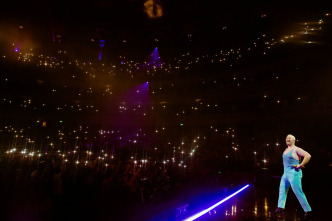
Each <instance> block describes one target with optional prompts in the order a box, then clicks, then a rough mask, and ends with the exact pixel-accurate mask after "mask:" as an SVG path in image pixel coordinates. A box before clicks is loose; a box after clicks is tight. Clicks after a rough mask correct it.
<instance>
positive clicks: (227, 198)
mask: <svg viewBox="0 0 332 221" xmlns="http://www.w3.org/2000/svg"><path fill="white" fill-rule="evenodd" d="M248 187H249V184H247V185H245V186H244V187H242V188H241V189H239V190H238V191H236V192H235V193H233V194H231V195H229V196H228V197H226V198H224V199H223V200H220V201H219V202H218V203H216V204H214V205H213V206H210V207H209V208H207V209H205V210H203V211H201V212H199V213H196V214H195V215H192V216H190V217H188V218H186V219H184V220H183V221H192V220H195V219H197V218H199V217H201V216H203V215H204V214H206V213H208V212H209V211H211V210H212V209H214V208H216V207H217V206H219V205H220V204H222V203H223V202H225V201H227V200H229V199H230V198H232V197H233V196H235V195H236V194H238V193H240V192H242V191H243V190H245V189H246V188H248Z"/></svg>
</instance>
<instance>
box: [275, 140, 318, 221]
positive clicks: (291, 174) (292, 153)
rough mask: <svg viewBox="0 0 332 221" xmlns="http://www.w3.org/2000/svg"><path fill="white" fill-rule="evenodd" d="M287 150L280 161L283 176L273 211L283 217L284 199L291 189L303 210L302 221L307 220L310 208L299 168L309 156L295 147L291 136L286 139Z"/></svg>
mask: <svg viewBox="0 0 332 221" xmlns="http://www.w3.org/2000/svg"><path fill="white" fill-rule="evenodd" d="M286 144H287V148H286V149H285V151H284V153H283V155H282V159H283V164H284V174H283V175H282V177H281V180H280V186H279V199H278V208H277V210H276V211H275V214H276V215H277V216H278V217H280V216H281V215H283V213H284V210H285V204H286V198H287V193H288V190H289V187H292V190H293V192H294V193H295V195H296V197H297V199H298V200H299V202H300V204H301V206H302V208H303V210H304V212H305V213H304V220H309V219H311V218H312V211H311V207H310V205H309V203H308V200H307V198H306V197H305V195H304V193H303V191H302V184H301V179H302V170H301V168H302V167H304V165H306V164H307V163H308V162H309V160H310V158H311V155H310V154H309V153H308V152H306V151H305V150H303V149H301V148H299V147H297V146H295V137H294V136H293V135H291V134H289V135H287V137H286ZM301 157H304V158H303V161H302V162H301V163H300V158H301Z"/></svg>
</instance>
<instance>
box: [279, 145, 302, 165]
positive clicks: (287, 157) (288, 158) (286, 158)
mask: <svg viewBox="0 0 332 221" xmlns="http://www.w3.org/2000/svg"><path fill="white" fill-rule="evenodd" d="M293 150H294V147H293V149H291V150H290V151H289V152H288V153H286V154H283V155H282V160H283V163H284V167H292V165H298V164H299V160H296V159H294V157H293V156H292V153H293Z"/></svg>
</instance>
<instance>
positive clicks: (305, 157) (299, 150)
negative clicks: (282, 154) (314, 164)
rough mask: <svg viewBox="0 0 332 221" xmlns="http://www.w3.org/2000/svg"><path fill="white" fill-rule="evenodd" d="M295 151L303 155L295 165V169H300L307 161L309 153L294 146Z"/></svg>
mask: <svg viewBox="0 0 332 221" xmlns="http://www.w3.org/2000/svg"><path fill="white" fill-rule="evenodd" d="M296 153H297V155H299V156H301V157H304V158H303V160H302V162H301V163H300V164H299V165H297V166H296V168H297V169H300V168H302V167H304V165H306V164H307V163H308V162H309V160H310V158H311V155H310V154H309V153H308V152H307V151H305V150H303V149H301V148H299V147H297V148H296Z"/></svg>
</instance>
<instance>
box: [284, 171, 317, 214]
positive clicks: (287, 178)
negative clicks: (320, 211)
mask: <svg viewBox="0 0 332 221" xmlns="http://www.w3.org/2000/svg"><path fill="white" fill-rule="evenodd" d="M301 179H302V170H300V169H295V168H292V167H285V168H284V174H283V175H282V177H281V180H280V187H279V200H278V207H280V208H285V204H286V199H287V193H288V190H289V187H292V190H293V192H294V193H295V196H296V197H297V199H298V200H299V202H300V204H301V206H302V208H303V210H304V212H309V211H311V207H310V205H309V203H308V200H307V198H306V197H305V195H304V193H303V191H302V184H301Z"/></svg>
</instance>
